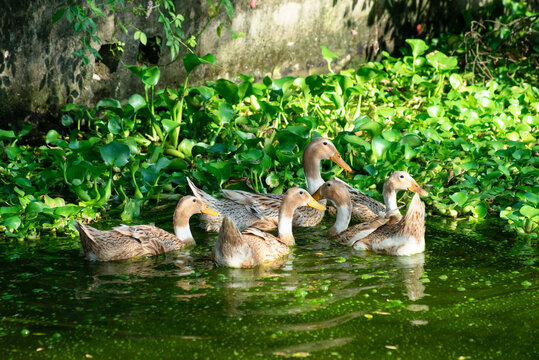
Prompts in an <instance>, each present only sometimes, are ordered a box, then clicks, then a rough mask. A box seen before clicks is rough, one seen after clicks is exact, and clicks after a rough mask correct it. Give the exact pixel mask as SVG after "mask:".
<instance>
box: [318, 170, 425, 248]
mask: <svg viewBox="0 0 539 360" xmlns="http://www.w3.org/2000/svg"><path fill="white" fill-rule="evenodd" d="M401 176H402V178H401ZM390 180H391V181H390ZM388 182H389V184H390V186H388V187H386V186H384V190H387V191H386V193H392V194H393V196H394V197H395V199H393V198H391V197H384V198H385V199H386V203H387V204H388V206H387V208H388V209H392V210H388V211H386V212H385V213H383V214H381V215H379V216H378V217H376V218H374V219H372V220H370V221H368V222H365V223H361V224H357V225H354V226H352V227H348V225H349V222H350V218H351V213H352V201H351V196H350V192H349V191H348V189H347V187H346V185H345V184H344V183H342V182H340V181H338V180H331V181H327V182H326V183H324V185H322V186H321V187H320V189H319V190H318V191H317V192H316V193H315V194H314V195H313V198H315V199H320V198H322V197H324V198H326V199H330V200H332V201H333V202H334V203H335V205H336V206H337V218H336V220H335V224H334V225H333V226H332V227H331V228H330V230H329V231H328V234H329V235H330V236H335V237H336V238H337V239H338V240H339V242H340V243H342V244H344V245H348V246H353V247H354V248H357V249H368V250H374V251H377V252H386V253H389V254H393V255H410V254H414V253H416V252H422V251H423V250H424V206H418V205H417V203H416V202H417V201H419V203H420V204H421V201H420V200H419V195H423V196H426V195H427V192H426V191H425V190H423V189H422V188H421V187H420V186H419V185H418V184H417V182H416V181H415V180H414V179H413V178H412V177H411V176H410V175H409V174H408V173H406V172H401V171H399V172H395V173H393V174H392V175H391V176H390V178H389V179H388V181H386V184H387V183H388ZM389 187H391V190H388V188H389ZM401 189H407V190H410V191H412V192H415V193H416V194H419V195H418V197H417V200H415V196H414V199H412V202H411V205H410V207H409V209H408V211H407V213H406V215H405V217H404V218H403V217H402V216H401V214H400V212H399V210H398V209H399V208H398V207H397V200H396V190H401ZM420 210H421V211H422V214H423V215H422V218H421V220H420V219H419V217H421V214H420V213H419V211H420ZM421 231H422V233H421ZM412 238H413V239H423V240H422V244H423V245H422V248H421V245H418V246H417V247H415V248H414V246H413V245H410V244H412V243H414V240H410V239H412ZM390 239H393V240H390ZM386 240H387V241H386ZM419 242H421V240H419ZM408 243H410V244H408Z"/></svg>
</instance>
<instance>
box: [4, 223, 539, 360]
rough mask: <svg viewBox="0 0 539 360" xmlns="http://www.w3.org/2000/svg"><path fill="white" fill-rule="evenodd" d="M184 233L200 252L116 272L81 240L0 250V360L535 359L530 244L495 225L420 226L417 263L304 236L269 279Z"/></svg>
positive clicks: (313, 234) (135, 263) (315, 233)
mask: <svg viewBox="0 0 539 360" xmlns="http://www.w3.org/2000/svg"><path fill="white" fill-rule="evenodd" d="M156 222H157V224H158V225H162V226H163V227H164V228H165V229H167V230H172V229H171V225H170V224H168V223H167V220H166V219H159V220H157V221H156ZM191 224H192V225H195V224H197V219H192V220H191ZM101 225H102V226H98V227H101V228H107V226H109V225H110V224H101ZM192 227H193V228H194V231H193V233H194V236H195V238H196V239H197V241H198V246H196V247H193V248H191V249H188V250H185V251H179V252H176V253H169V254H165V255H162V256H157V257H152V258H139V259H131V260H128V261H117V262H111V263H90V262H88V261H85V260H83V258H82V257H80V256H79V248H80V245H79V243H78V239H75V238H69V237H48V238H45V237H42V239H41V240H39V241H27V242H4V243H0V259H1V263H0V264H1V265H0V275H1V278H0V289H1V293H0V296H1V297H2V300H1V302H0V304H1V305H0V318H1V320H2V321H1V325H0V344H1V346H0V358H2V359H9V358H13V359H29V358H47V359H50V358H59V359H75V358H78V359H83V358H95V359H117V358H137V359H141V358H145V359H167V358H171V359H241V358H245V359H253V358H276V359H277V358H283V357H308V358H311V359H352V358H357V359H371V358H372V359H377V358H395V359H433V358H436V359H489V358H495V359H532V358H535V359H537V358H539V357H538V345H537V335H538V332H537V329H538V324H539V322H538V308H537V303H538V302H537V300H538V295H539V290H538V289H539V286H538V284H537V274H538V271H537V267H536V266H535V265H534V260H535V257H536V247H535V246H536V243H531V242H529V241H526V240H524V239H518V238H514V237H512V236H511V235H507V234H504V233H503V232H502V231H501V227H498V226H497V225H496V224H491V223H483V224H480V225H474V224H470V223H469V222H468V221H460V222H448V220H447V219H442V218H432V217H430V218H427V234H426V244H427V251H426V253H425V254H419V255H416V256H411V257H391V256H386V255H377V254H372V253H361V252H357V251H353V250H351V249H349V248H345V247H341V246H338V245H334V244H331V243H330V242H329V241H328V240H327V239H326V238H325V235H324V230H322V229H303V230H301V229H300V230H298V231H295V234H296V241H297V243H298V244H297V246H296V247H295V248H294V250H293V252H292V253H291V255H290V257H289V258H288V260H287V261H286V262H285V263H284V264H283V265H282V266H281V267H280V268H278V269H273V270H271V269H266V270H261V269H251V270H231V269H223V268H215V267H214V266H213V265H212V263H211V262H210V260H209V252H210V250H211V246H212V244H213V241H214V240H215V238H216V235H214V234H205V233H203V232H201V231H198V230H197V229H198V227H197V226H192Z"/></svg>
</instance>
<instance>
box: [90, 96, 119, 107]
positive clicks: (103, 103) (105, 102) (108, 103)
mask: <svg viewBox="0 0 539 360" xmlns="http://www.w3.org/2000/svg"><path fill="white" fill-rule="evenodd" d="M103 108H105V109H121V108H122V105H121V104H120V102H119V101H118V100H116V99H109V98H107V99H102V100H99V102H98V103H97V105H96V107H95V109H96V110H101V109H103Z"/></svg>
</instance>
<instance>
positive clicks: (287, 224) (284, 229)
mask: <svg viewBox="0 0 539 360" xmlns="http://www.w3.org/2000/svg"><path fill="white" fill-rule="evenodd" d="M278 230H279V238H284V237H288V236H292V218H291V217H288V216H279V225H278Z"/></svg>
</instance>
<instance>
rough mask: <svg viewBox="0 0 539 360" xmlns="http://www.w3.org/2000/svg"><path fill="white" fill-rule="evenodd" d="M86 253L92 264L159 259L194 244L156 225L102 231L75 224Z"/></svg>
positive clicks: (122, 227)
mask: <svg viewBox="0 0 539 360" xmlns="http://www.w3.org/2000/svg"><path fill="white" fill-rule="evenodd" d="M75 227H76V228H77V230H78V231H79V234H80V241H81V244H82V249H83V251H84V254H85V255H86V258H87V259H88V260H98V261H110V260H121V259H128V258H131V257H134V256H143V255H157V254H162V253H164V252H167V251H172V250H178V249H180V248H182V247H183V246H185V245H187V244H189V243H192V242H194V240H193V239H191V241H186V242H181V241H179V239H178V238H177V237H176V236H175V235H173V234H171V233H169V232H167V231H165V230H162V229H160V228H158V227H156V226H154V225H136V226H127V225H122V226H117V227H114V228H112V230H108V231H102V230H97V229H95V228H93V227H91V226H88V225H84V224H81V223H80V222H78V221H75Z"/></svg>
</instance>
